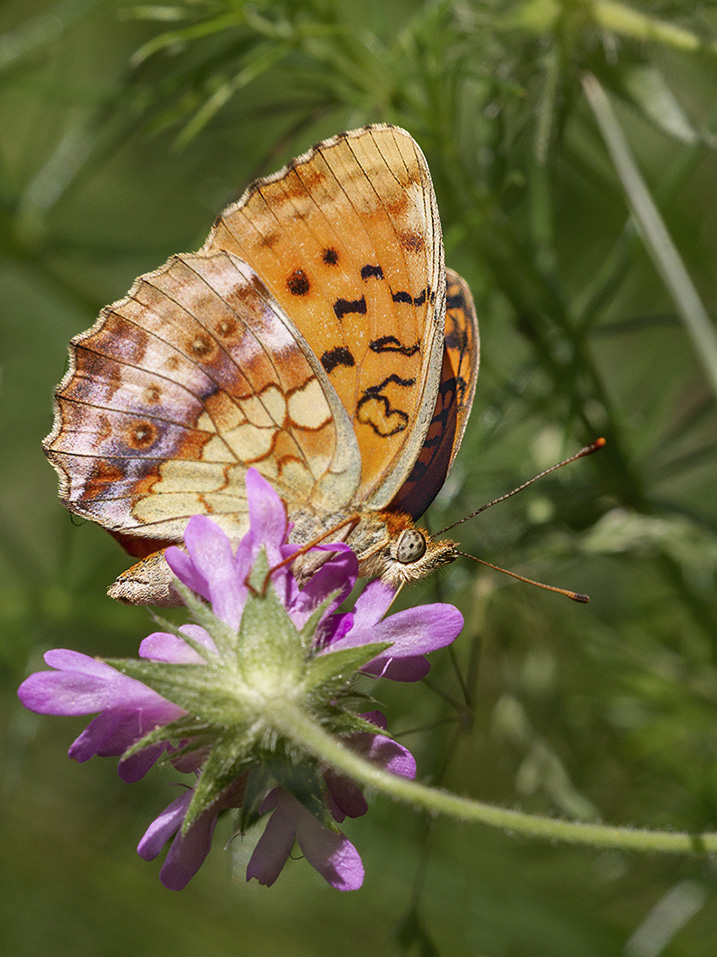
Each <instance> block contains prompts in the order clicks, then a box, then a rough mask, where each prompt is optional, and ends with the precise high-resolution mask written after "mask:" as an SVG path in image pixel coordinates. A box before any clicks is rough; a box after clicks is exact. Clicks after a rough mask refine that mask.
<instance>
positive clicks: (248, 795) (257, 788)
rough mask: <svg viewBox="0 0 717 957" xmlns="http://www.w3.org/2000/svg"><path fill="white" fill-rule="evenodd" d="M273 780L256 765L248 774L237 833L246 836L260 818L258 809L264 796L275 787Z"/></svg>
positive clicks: (262, 768) (261, 767)
mask: <svg viewBox="0 0 717 957" xmlns="http://www.w3.org/2000/svg"><path fill="white" fill-rule="evenodd" d="M275 783H276V782H275V780H274V778H273V777H272V775H271V773H270V772H269V770H268V769H267V768H266V767H265V766H264V765H257V766H255V767H253V768H251V770H250V771H249V773H248V776H247V781H246V790H245V791H244V801H243V803H242V806H241V809H240V811H239V819H238V826H237V832H238V833H239V834H246V832H247V831H248V830H249V828H250V827H252V826H253V825H254V824H256V822H257V821H258V820H259V818H260V817H261V816H262V815H261V814H260V813H259V808H260V807H261V805H262V802H263V801H264V798H265V797H266V795H267V794H268V793H269V791H271V789H272V788H273V787H274V785H275Z"/></svg>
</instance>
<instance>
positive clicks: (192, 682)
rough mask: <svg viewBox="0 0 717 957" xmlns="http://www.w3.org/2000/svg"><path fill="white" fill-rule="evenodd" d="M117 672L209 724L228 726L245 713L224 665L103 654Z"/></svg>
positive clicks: (241, 718)
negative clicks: (188, 663)
mask: <svg viewBox="0 0 717 957" xmlns="http://www.w3.org/2000/svg"><path fill="white" fill-rule="evenodd" d="M105 661H106V664H108V665H110V666H111V667H112V668H116V669H117V670H118V671H119V672H121V674H124V675H128V676H129V677H130V678H136V679H137V680H138V681H141V682H143V683H144V684H146V685H147V687H149V688H151V689H152V690H153V691H156V692H157V694H160V695H162V697H163V698H166V699H167V700H168V701H171V702H173V703H174V704H176V705H179V707H180V708H184V710H185V711H188V712H189V713H190V714H194V715H197V716H198V717H200V718H201V719H203V720H204V721H207V722H211V723H212V724H217V725H221V726H225V727H226V726H228V725H231V724H237V723H241V722H242V721H243V720H246V717H247V714H246V711H245V709H244V708H243V707H242V706H241V703H240V701H239V700H238V698H237V695H236V691H235V689H234V688H232V687H231V684H230V682H229V680H228V679H229V677H230V676H229V675H228V672H227V668H226V667H225V666H222V665H220V666H218V667H216V666H213V665H186V664H181V665H174V664H168V663H167V662H164V661H162V662H155V661H141V660H137V659H134V658H107V659H105Z"/></svg>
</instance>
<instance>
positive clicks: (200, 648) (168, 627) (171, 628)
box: [152, 583, 221, 665]
mask: <svg viewBox="0 0 717 957" xmlns="http://www.w3.org/2000/svg"><path fill="white" fill-rule="evenodd" d="M175 587H178V583H175ZM152 620H153V621H154V622H155V624H157V625H159V627H160V629H161V630H162V631H168V632H169V633H170V634H172V635H174V636H175V638H179V639H181V640H182V641H183V642H184V643H185V644H187V645H189V647H190V648H192V650H193V651H196V653H197V654H198V655H199V656H200V657H201V658H202V659H203V660H204V661H206V663H207V664H209V665H213V664H217V663H218V662H219V661H220V660H221V659H220V658H219V655H218V654H217V653H216V652H215V651H213V650H212V649H211V648H207V647H206V645H203V644H201V643H200V642H198V641H197V640H196V639H194V638H192V637H190V636H189V635H187V634H185V633H184V632H183V631H182V627H183V626H182V625H175V624H174V622H172V621H168V620H167V619H166V618H162V616H161V615H156V614H153V615H152Z"/></svg>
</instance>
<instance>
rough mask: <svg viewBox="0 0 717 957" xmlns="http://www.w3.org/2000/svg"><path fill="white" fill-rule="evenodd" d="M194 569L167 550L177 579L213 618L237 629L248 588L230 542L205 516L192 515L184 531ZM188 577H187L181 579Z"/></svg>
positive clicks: (174, 550) (179, 554) (168, 560)
mask: <svg viewBox="0 0 717 957" xmlns="http://www.w3.org/2000/svg"><path fill="white" fill-rule="evenodd" d="M184 544H185V545H186V548H187V552H188V553H189V558H190V559H191V566H192V567H191V569H190V567H189V565H188V564H187V562H186V561H185V559H184V558H181V557H180V556H181V555H183V553H182V552H181V551H179V552H178V550H177V549H174V548H171V549H167V552H165V556H166V558H167V563H168V564H169V567H170V568H171V569H172V571H173V572H174V573H175V575H177V577H178V578H180V579H181V580H183V581H184V583H185V584H186V585H188V586H189V587H190V588H191V589H192V590H193V591H196V592H197V593H198V594H199V595H202V597H203V598H208V599H209V601H210V602H211V605H212V610H213V611H214V614H215V615H216V616H217V617H218V618H221V619H222V621H225V622H226V623H227V624H228V625H229V626H230V627H231V628H238V627H239V621H240V619H241V612H242V609H243V607H244V601H245V599H246V586H245V585H244V581H243V579H241V578H240V576H239V575H238V574H237V569H236V565H235V562H234V553H233V551H232V546H231V542H230V541H229V538H228V537H227V535H226V534H225V532H223V531H222V529H221V528H220V527H219V526H218V525H217V524H216V522H213V521H212V520H211V519H210V518H207V516H206V515H193V516H192V518H190V519H189V522H188V523H187V527H186V529H185V530H184ZM182 576H185V577H182Z"/></svg>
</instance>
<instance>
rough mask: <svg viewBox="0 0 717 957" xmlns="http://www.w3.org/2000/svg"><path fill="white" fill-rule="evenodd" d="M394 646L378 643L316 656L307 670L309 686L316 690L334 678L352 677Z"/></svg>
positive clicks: (387, 643) (385, 642)
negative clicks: (362, 667) (363, 666)
mask: <svg viewBox="0 0 717 957" xmlns="http://www.w3.org/2000/svg"><path fill="white" fill-rule="evenodd" d="M392 644H393V642H391V641H376V642H373V643H372V644H370V645H359V646H357V647H355V648H342V649H340V650H339V651H326V652H325V653H324V654H322V655H316V657H315V658H312V659H311V661H310V662H309V664H308V667H307V670H306V683H307V686H308V687H309V688H316V687H318V686H319V685H322V684H324V683H326V682H327V681H330V680H332V679H334V678H347V677H351V676H352V675H354V674H355V673H356V672H357V671H358V670H359V668H360V667H361V666H362V665H365V664H368V662H369V661H371V659H372V658H375V657H376V656H377V655H380V654H382V652H384V651H386V650H387V649H388V648H390V647H391V645H392Z"/></svg>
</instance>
